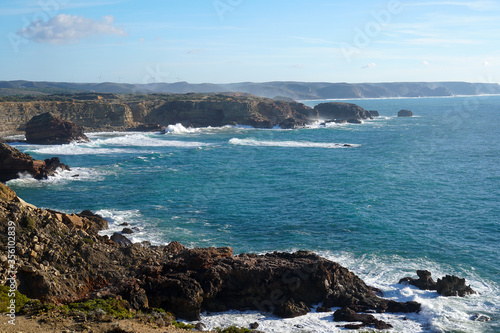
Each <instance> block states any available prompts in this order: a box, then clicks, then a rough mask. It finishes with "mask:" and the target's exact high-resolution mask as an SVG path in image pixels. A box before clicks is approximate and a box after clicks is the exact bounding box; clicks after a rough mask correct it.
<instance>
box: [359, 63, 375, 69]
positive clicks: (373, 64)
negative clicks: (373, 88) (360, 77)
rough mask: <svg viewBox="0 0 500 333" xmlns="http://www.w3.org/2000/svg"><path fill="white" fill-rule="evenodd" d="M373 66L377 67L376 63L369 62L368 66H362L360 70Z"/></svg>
mask: <svg viewBox="0 0 500 333" xmlns="http://www.w3.org/2000/svg"><path fill="white" fill-rule="evenodd" d="M375 66H377V64H376V63H374V62H371V63H369V64H368V65H365V66H363V67H362V68H373V67H375Z"/></svg>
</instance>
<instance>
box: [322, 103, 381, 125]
mask: <svg viewBox="0 0 500 333" xmlns="http://www.w3.org/2000/svg"><path fill="white" fill-rule="evenodd" d="M314 110H316V111H317V112H318V118H319V119H321V120H327V119H328V120H329V121H334V122H342V121H348V122H355V121H361V120H363V119H372V116H371V114H370V112H369V111H366V110H365V109H363V108H362V107H360V106H358V105H356V104H351V103H339V102H330V103H321V104H318V105H316V106H315V107H314Z"/></svg>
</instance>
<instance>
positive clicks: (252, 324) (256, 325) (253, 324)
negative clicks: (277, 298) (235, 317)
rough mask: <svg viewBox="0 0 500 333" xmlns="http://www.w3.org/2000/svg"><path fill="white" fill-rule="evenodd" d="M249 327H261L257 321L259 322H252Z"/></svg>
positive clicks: (252, 328) (254, 328)
mask: <svg viewBox="0 0 500 333" xmlns="http://www.w3.org/2000/svg"><path fill="white" fill-rule="evenodd" d="M249 327H250V329H251V330H256V329H258V328H259V323H257V322H255V323H251V324H250V326H249Z"/></svg>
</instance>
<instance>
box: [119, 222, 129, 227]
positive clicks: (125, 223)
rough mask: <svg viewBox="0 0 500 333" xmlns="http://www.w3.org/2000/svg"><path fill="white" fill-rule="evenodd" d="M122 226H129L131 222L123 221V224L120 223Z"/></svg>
mask: <svg viewBox="0 0 500 333" xmlns="http://www.w3.org/2000/svg"><path fill="white" fill-rule="evenodd" d="M119 225H120V226H121V227H128V226H129V224H128V223H127V222H123V223H122V224H119Z"/></svg>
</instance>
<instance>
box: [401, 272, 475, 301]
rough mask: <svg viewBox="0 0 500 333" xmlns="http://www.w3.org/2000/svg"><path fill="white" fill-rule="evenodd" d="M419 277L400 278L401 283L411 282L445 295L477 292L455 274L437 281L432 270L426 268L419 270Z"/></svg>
mask: <svg viewBox="0 0 500 333" xmlns="http://www.w3.org/2000/svg"><path fill="white" fill-rule="evenodd" d="M417 275H418V279H414V278H412V277H405V278H403V279H401V280H399V283H407V284H411V285H413V286H415V287H417V288H419V289H422V290H436V291H437V292H438V293H439V294H440V295H443V296H461V297H463V296H467V295H471V294H475V293H476V292H475V291H474V290H473V289H472V288H471V287H470V286H468V285H466V284H465V279H461V278H459V277H457V276H455V275H446V276H444V277H443V278H441V279H438V280H437V282H435V281H434V280H433V279H432V277H431V272H429V271H426V270H418V271H417Z"/></svg>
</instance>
